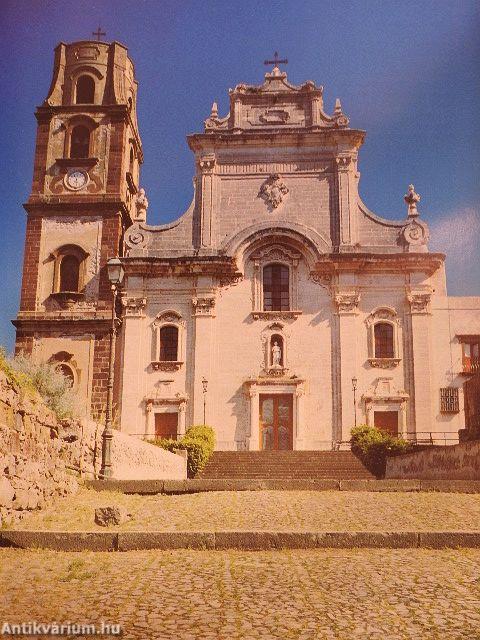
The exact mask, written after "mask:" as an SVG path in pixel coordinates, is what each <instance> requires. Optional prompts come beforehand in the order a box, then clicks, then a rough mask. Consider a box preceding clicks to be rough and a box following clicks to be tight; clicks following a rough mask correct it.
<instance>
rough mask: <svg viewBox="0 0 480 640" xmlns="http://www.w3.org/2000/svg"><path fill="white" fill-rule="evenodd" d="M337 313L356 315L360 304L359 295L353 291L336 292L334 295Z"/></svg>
mask: <svg viewBox="0 0 480 640" xmlns="http://www.w3.org/2000/svg"><path fill="white" fill-rule="evenodd" d="M334 300H335V304H336V306H337V313H339V314H356V313H357V312H358V305H359V302H360V293H359V292H358V291H356V290H354V289H352V290H350V291H337V292H336V293H335V295H334Z"/></svg>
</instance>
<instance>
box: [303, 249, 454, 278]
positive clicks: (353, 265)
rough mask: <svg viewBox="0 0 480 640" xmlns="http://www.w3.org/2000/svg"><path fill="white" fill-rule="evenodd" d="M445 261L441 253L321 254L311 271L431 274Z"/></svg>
mask: <svg viewBox="0 0 480 640" xmlns="http://www.w3.org/2000/svg"><path fill="white" fill-rule="evenodd" d="M444 261H445V254H443V253H381V254H371V253H354V254H352V253H342V254H329V255H323V256H321V257H320V259H319V260H317V262H316V264H315V269H314V270H313V272H312V273H314V274H319V275H333V274H334V273H338V272H339V271H347V272H360V271H362V272H365V271H369V272H384V273H385V272H387V273H398V272H399V271H400V272H405V273H412V272H415V271H423V272H425V273H428V274H429V275H431V274H432V273H434V272H435V271H437V269H439V268H440V267H441V266H442V264H443V263H444Z"/></svg>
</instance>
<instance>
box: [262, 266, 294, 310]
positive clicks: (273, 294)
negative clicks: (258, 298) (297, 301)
mask: <svg viewBox="0 0 480 640" xmlns="http://www.w3.org/2000/svg"><path fill="white" fill-rule="evenodd" d="M289 309H290V282H289V269H288V267H286V266H285V265H283V264H269V265H267V266H266V267H264V269H263V310H264V311H288V310H289Z"/></svg>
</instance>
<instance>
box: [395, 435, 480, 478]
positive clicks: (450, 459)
mask: <svg viewBox="0 0 480 640" xmlns="http://www.w3.org/2000/svg"><path fill="white" fill-rule="evenodd" d="M385 477H386V478H402V479H408V478H420V479H424V480H444V479H445V480H480V440H474V441H472V442H463V443H461V444H457V445H454V446H451V447H448V446H447V447H432V448H429V449H424V450H423V451H418V452H416V453H407V454H405V455H401V456H394V457H391V458H388V459H387V469H386V472H385Z"/></svg>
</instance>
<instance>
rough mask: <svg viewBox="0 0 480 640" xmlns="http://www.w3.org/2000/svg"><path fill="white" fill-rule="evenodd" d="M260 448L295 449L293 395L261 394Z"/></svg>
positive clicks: (266, 449) (264, 449)
mask: <svg viewBox="0 0 480 640" xmlns="http://www.w3.org/2000/svg"><path fill="white" fill-rule="evenodd" d="M259 431H260V450H262V451H272V450H275V451H285V450H288V449H293V395H292V394H285V395H279V394H275V395H266V394H260V429H259Z"/></svg>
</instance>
